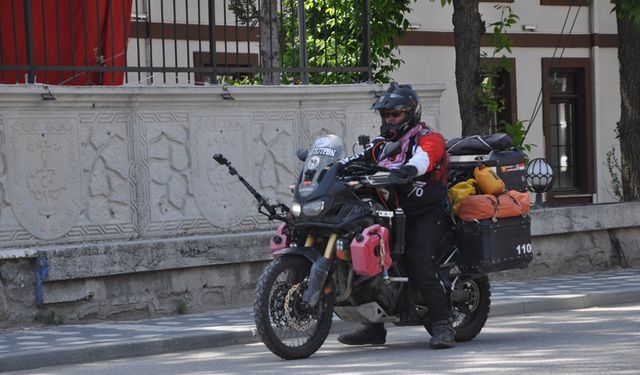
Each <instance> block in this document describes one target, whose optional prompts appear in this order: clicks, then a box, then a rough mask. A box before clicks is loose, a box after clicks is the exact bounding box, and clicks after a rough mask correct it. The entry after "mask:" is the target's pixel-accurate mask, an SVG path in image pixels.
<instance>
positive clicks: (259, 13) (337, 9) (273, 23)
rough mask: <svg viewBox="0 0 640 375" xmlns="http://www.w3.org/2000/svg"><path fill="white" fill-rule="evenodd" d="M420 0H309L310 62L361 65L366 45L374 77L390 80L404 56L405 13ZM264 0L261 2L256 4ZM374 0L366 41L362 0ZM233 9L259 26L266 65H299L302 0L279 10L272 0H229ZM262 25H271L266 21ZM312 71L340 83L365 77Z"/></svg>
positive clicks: (268, 78) (268, 79)
mask: <svg viewBox="0 0 640 375" xmlns="http://www.w3.org/2000/svg"><path fill="white" fill-rule="evenodd" d="M414 1H416V0H376V1H369V2H364V1H362V0H343V1H335V0H304V2H303V3H304V14H305V20H304V21H305V32H306V40H305V42H306V46H307V50H306V56H307V61H305V63H306V64H307V66H308V67H310V68H324V67H329V68H343V67H349V66H352V67H353V66H362V64H363V63H364V61H363V56H364V55H365V52H366V50H365V48H370V55H371V68H372V77H371V80H372V81H374V82H389V74H390V73H392V72H393V71H394V70H396V69H397V68H398V67H399V66H400V64H401V63H402V60H400V59H399V58H398V57H397V54H398V50H399V49H398V44H397V43H396V41H397V40H398V39H399V38H400V37H401V36H402V35H404V33H405V32H406V30H407V29H408V27H409V21H408V20H407V19H406V18H405V16H404V15H405V14H406V13H407V12H408V11H409V10H410V8H409V4H410V3H412V2H414ZM257 2H259V4H260V6H258V5H257ZM366 3H369V4H370V9H368V11H370V17H369V28H370V33H369V39H370V45H369V46H364V45H363V43H362V42H363V30H364V27H363V24H362V23H363V21H362V18H361V15H362V12H363V11H364V10H363V9H362V7H363V5H364V4H366ZM228 4H229V5H228V9H229V10H231V11H232V12H233V13H234V14H235V15H236V17H237V18H238V21H239V22H241V23H242V24H245V25H251V27H255V26H259V27H260V30H261V32H260V59H261V66H262V67H263V68H274V69H275V68H279V67H281V66H282V67H287V68H292V67H293V68H295V67H300V66H301V63H300V45H301V43H300V39H299V33H298V31H299V30H298V2H297V1H287V2H283V3H282V6H281V7H280V9H279V10H278V8H277V6H276V4H277V2H276V1H272V0H229V3H228ZM263 25H267V26H266V27H264V26H263ZM338 70H339V69H336V71H334V72H328V73H325V72H317V70H316V72H312V73H310V74H309V77H308V78H309V83H312V84H335V83H353V82H361V81H363V80H364V79H363V74H362V73H361V72H340V71H338ZM299 80H300V78H299V74H291V73H283V74H282V75H280V74H268V73H267V74H264V75H263V76H262V77H261V79H252V80H246V81H245V82H244V83H256V82H261V83H266V84H278V83H282V84H289V83H293V82H299Z"/></svg>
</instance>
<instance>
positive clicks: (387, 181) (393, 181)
mask: <svg viewBox="0 0 640 375" xmlns="http://www.w3.org/2000/svg"><path fill="white" fill-rule="evenodd" d="M341 175H342V176H341V178H342V180H343V181H345V182H352V184H351V185H352V186H354V187H358V185H360V186H367V187H376V188H378V187H388V186H393V185H403V184H406V183H408V182H410V181H411V178H410V177H409V178H400V177H399V176H398V175H396V174H394V173H391V171H390V170H389V169H387V168H384V167H381V166H378V165H375V164H368V163H351V164H348V165H347V166H346V167H344V169H343V170H342V173H341ZM353 182H355V184H353Z"/></svg>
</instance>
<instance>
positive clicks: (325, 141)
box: [298, 134, 344, 196]
mask: <svg viewBox="0 0 640 375" xmlns="http://www.w3.org/2000/svg"><path fill="white" fill-rule="evenodd" d="M343 157H344V145H343V143H342V139H341V138H340V137H338V136H337V135H333V134H329V135H324V136H321V137H319V138H318V139H316V141H315V142H314V143H313V146H311V150H309V154H308V155H307V160H306V161H305V165H304V170H303V171H302V181H300V184H299V185H298V193H299V194H300V195H302V196H307V195H309V194H311V192H312V191H313V190H314V189H315V188H316V187H317V186H318V183H319V181H320V180H321V178H322V175H323V171H324V169H325V168H326V167H327V166H329V165H330V164H331V163H334V162H336V161H338V160H340V159H342V158H343Z"/></svg>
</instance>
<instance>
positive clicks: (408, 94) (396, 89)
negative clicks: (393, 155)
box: [371, 82, 422, 141]
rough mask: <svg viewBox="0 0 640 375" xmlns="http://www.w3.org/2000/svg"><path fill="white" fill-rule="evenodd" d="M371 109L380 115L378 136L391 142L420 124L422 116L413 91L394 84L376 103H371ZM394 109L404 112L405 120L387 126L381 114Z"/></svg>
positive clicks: (418, 100) (409, 87)
mask: <svg viewBox="0 0 640 375" xmlns="http://www.w3.org/2000/svg"><path fill="white" fill-rule="evenodd" d="M371 108H372V109H375V110H377V111H378V112H379V113H380V119H381V120H382V126H381V127H380V134H382V135H383V136H384V137H385V138H387V139H389V140H391V141H395V140H398V139H399V138H400V137H402V136H403V135H404V134H405V133H406V132H408V131H409V130H411V129H413V127H414V126H416V124H417V123H418V122H420V116H421V115H422V107H421V106H420V98H419V97H418V94H416V92H415V91H413V88H412V87H411V85H398V84H397V83H395V82H394V83H391V86H389V89H388V90H387V92H386V93H385V94H384V95H382V96H381V97H380V99H378V101H376V102H375V103H373V105H372V106H371ZM394 109H395V110H397V111H402V112H406V113H407V118H406V120H405V121H403V122H401V123H399V124H398V125H395V126H394V125H388V124H387V122H386V120H385V118H384V114H383V112H384V111H385V110H394Z"/></svg>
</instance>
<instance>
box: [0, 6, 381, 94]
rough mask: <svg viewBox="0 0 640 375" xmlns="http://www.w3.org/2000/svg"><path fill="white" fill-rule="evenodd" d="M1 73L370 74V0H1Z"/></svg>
mask: <svg viewBox="0 0 640 375" xmlns="http://www.w3.org/2000/svg"><path fill="white" fill-rule="evenodd" d="M0 9H1V12H0V83H9V84H15V83H34V82H40V83H47V84H66V85H120V84H123V83H124V84H135V83H140V84H187V83H188V84H220V83H233V82H240V83H262V84H278V83H303V84H306V83H337V82H359V81H370V80H371V74H372V72H371V52H370V20H369V16H370V12H369V0H55V1H51V0H0Z"/></svg>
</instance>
